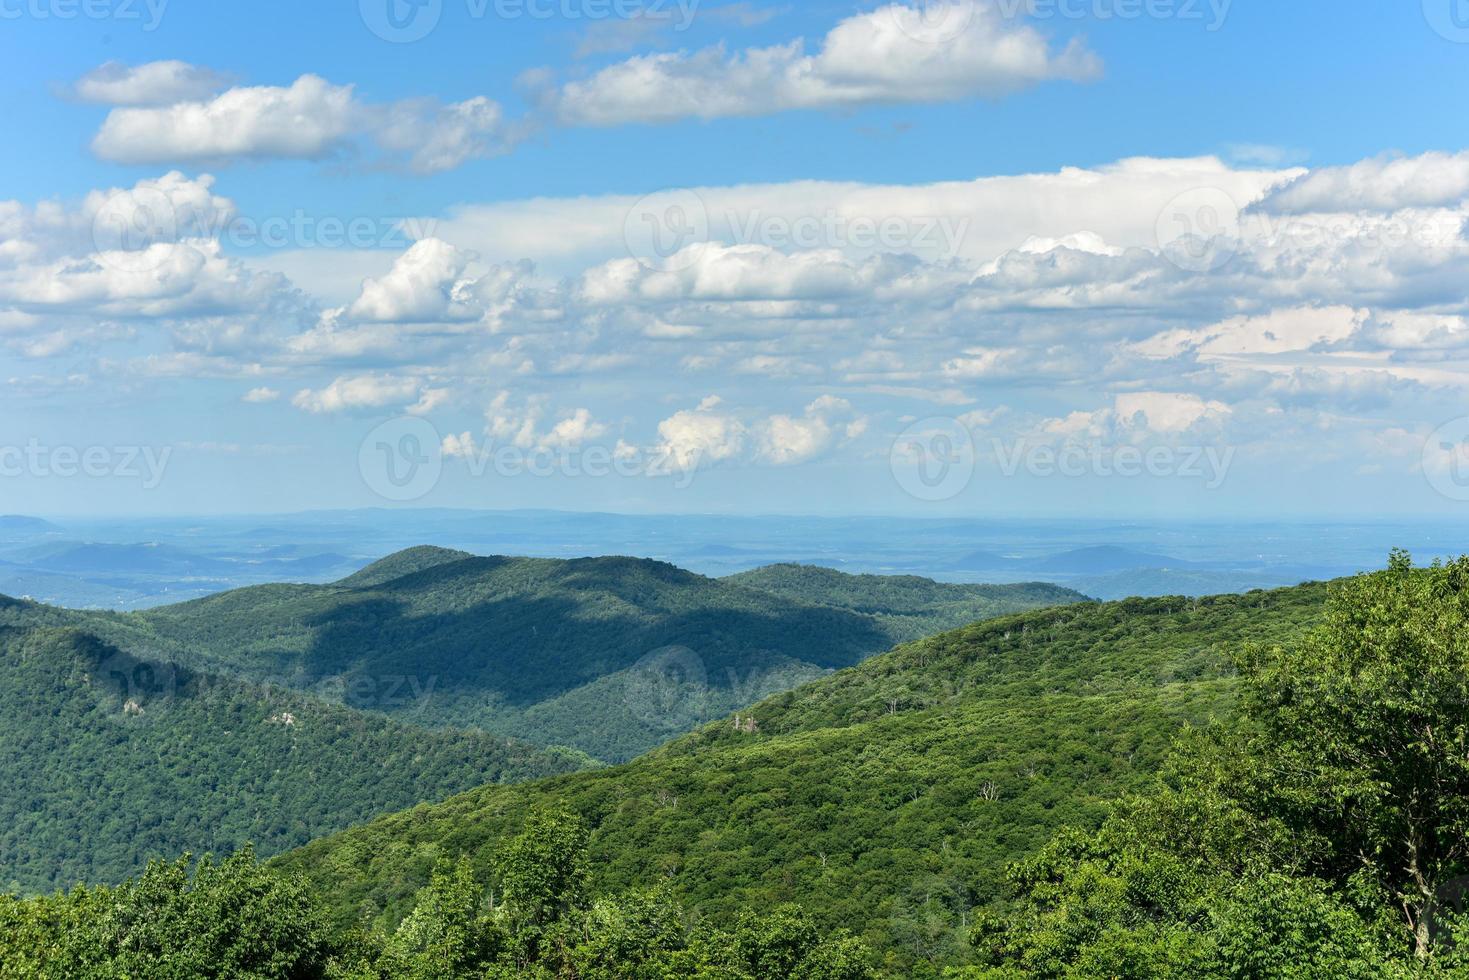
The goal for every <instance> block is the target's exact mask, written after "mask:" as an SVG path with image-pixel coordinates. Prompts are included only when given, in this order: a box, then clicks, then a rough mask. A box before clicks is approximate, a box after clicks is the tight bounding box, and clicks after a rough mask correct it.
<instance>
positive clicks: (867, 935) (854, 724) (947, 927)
mask: <svg viewBox="0 0 1469 980" xmlns="http://www.w3.org/2000/svg"><path fill="white" fill-rule="evenodd" d="M1324 595H1325V587H1324V586H1320V585H1306V586H1301V587H1298V588H1294V589H1285V590H1280V591H1276V592H1270V593H1251V594H1248V595H1244V596H1222V597H1217V598H1209V599H1202V600H1193V599H1181V598H1174V599H1146V600H1128V601H1125V602H1118V603H1107V604H1091V603H1088V604H1080V605H1075V606H1068V607H1062V608H1055V609H1045V610H1040V611H1035V612H1028V613H1021V614H1015V615H1011V616H1006V617H1002V618H998V619H995V620H991V621H987V622H983V623H979V624H975V625H972V626H969V627H965V628H962V629H959V630H955V631H951V632H949V633H945V634H942V635H939V636H936V637H932V638H929V639H926V640H920V641H917V642H913V643H908V644H904V645H902V646H899V647H898V648H896V649H894V650H893V651H891V652H890V653H887V654H884V655H881V656H878V657H875V658H872V659H870V660H868V661H866V662H864V663H863V664H861V665H859V666H856V667H853V668H851V669H848V670H844V671H842V672H840V673H837V674H835V675H833V676H831V677H828V678H824V679H821V680H818V681H816V682H814V683H811V684H807V685H805V686H803V687H801V688H799V689H796V690H794V691H790V692H786V693H782V694H779V695H776V696H774V697H771V698H769V699H766V700H764V701H762V702H760V703H758V704H756V705H754V706H752V707H751V708H748V709H745V710H741V711H739V712H738V713H737V714H736V715H733V716H730V717H727V718H725V719H723V720H722V721H720V722H717V723H714V724H711V725H708V726H706V727H704V728H702V729H700V730H699V731H698V732H696V733H693V734H690V735H688V736H685V737H683V738H680V739H677V740H675V741H673V742H671V743H669V744H668V745H666V746H664V747H663V748H661V749H659V750H656V751H654V752H652V753H650V754H649V755H647V756H644V757H642V758H640V759H637V760H635V761H633V762H631V763H629V764H626V765H622V766H617V767H615V768H611V769H606V770H601V771H598V772H591V773H582V774H572V775H568V776H563V777H558V778H555V779H550V780H543V781H539V782H535V783H531V784H523V785H520V786H514V787H486V788H483V789H478V790H474V791H472V792H470V793H466V794H463V795H461V796H458V797H455V798H453V799H451V800H447V801H445V802H444V803H441V804H437V805H435V806H430V807H420V808H417V809H416V810H415V811H413V812H412V813H411V814H397V815H393V816H389V817H384V818H382V819H380V820H376V821H374V822H372V823H370V824H368V825H366V826H364V827H360V828H354V829H353V830H350V831H347V832H344V833H342V834H338V835H334V836H332V837H329V838H325V839H323V840H320V841H315V842H313V843H312V844H309V845H307V846H306V847H304V848H302V849H300V850H298V851H294V852H291V853H290V854H288V855H284V856H282V857H281V858H279V859H277V865H278V866H279V867H280V868H282V869H286V870H289V871H292V872H299V873H301V874H303V875H305V876H306V878H307V879H308V880H310V881H311V882H313V887H314V888H315V889H316V890H317V891H318V892H320V893H321V894H324V895H329V896H332V898H333V901H334V902H335V904H336V909H337V914H338V915H339V916H340V917H341V920H342V921H344V922H345V921H350V920H353V919H355V918H356V917H357V916H358V915H359V914H361V912H362V910H364V909H370V910H377V912H376V914H377V915H378V916H380V921H382V922H386V923H391V922H393V921H396V919H397V918H398V917H399V916H401V915H403V914H404V913H405V912H406V910H407V908H408V907H409V903H410V902H411V901H412V898H411V896H412V894H413V891H414V889H415V888H417V887H418V886H420V885H422V884H424V883H425V882H426V881H427V875H428V869H429V868H431V867H432V865H433V863H434V861H436V860H438V859H440V858H450V859H453V858H456V857H458V856H460V855H464V856H467V857H468V858H470V860H471V861H476V862H482V861H484V860H486V859H485V858H484V857H483V856H484V855H486V854H488V853H491V852H492V851H493V849H494V847H495V846H496V842H497V841H499V840H500V839H501V838H502V837H503V836H504V835H506V834H508V833H513V832H514V831H515V828H516V827H517V826H518V825H519V824H520V822H521V821H522V820H523V819H524V818H525V815H526V814H527V813H529V812H530V811H532V810H533V809H536V808H537V807H545V806H554V807H565V808H568V809H570V810H573V811H575V812H577V813H579V814H581V815H582V817H583V818H584V819H585V820H586V821H587V823H588V824H589V826H591V827H592V834H591V853H592V857H593V869H594V870H593V879H594V881H595V882H596V884H597V886H598V887H600V888H603V889H605V890H609V891H614V892H615V891H618V890H622V889H627V888H634V887H643V886H648V885H651V884H653V883H655V882H657V881H664V880H666V881H667V882H668V884H669V886H670V887H672V888H673V889H674V891H675V892H676V893H677V894H678V895H679V896H680V897H681V898H682V899H683V900H685V901H686V902H687V903H689V904H690V905H691V906H692V907H693V908H695V909H697V910H698V911H699V912H700V914H704V915H709V916H713V917H716V918H718V917H727V916H730V915H734V914H735V913H736V912H737V911H738V910H739V909H741V908H749V907H764V906H768V905H770V904H772V903H776V902H780V901H796V902H799V903H801V904H802V905H804V906H805V907H807V908H809V909H811V910H812V911H813V913H814V914H816V915H817V916H818V918H819V920H820V921H821V922H823V923H824V924H826V925H827V926H828V927H830V926H833V925H837V924H840V925H844V926H847V927H850V928H853V929H854V930H856V931H857V932H858V933H859V934H860V935H861V936H862V938H863V939H864V940H865V941H866V942H867V943H868V944H869V945H871V946H872V947H874V948H876V949H878V950H880V951H881V952H882V954H883V955H884V956H886V957H888V961H889V963H890V964H891V965H892V966H893V968H894V969H895V971H896V972H897V975H906V974H905V973H904V972H903V971H904V970H906V969H907V967H906V966H904V964H912V963H916V962H918V961H921V960H926V959H935V960H939V961H949V962H954V961H960V960H962V959H963V958H964V955H965V954H964V948H965V939H966V930H965V923H966V921H967V919H968V916H969V915H970V913H971V910H972V909H973V908H975V907H980V908H983V907H986V906H988V905H990V904H991V903H997V902H1000V901H1001V899H1002V898H1003V895H1004V893H1005V879H1004V870H1005V868H1006V866H1007V865H1008V864H1009V863H1010V862H1012V861H1014V860H1016V859H1018V858H1020V857H1021V856H1023V855H1024V854H1026V853H1028V852H1030V851H1031V850H1033V849H1035V848H1037V847H1039V846H1040V845H1041V844H1042V843H1044V842H1045V841H1046V839H1047V838H1048V837H1049V836H1050V835H1051V834H1052V833H1053V832H1055V831H1056V830H1057V829H1059V828H1060V827H1062V826H1066V825H1078V826H1095V825H1097V824H1098V823H1099V822H1100V821H1101V819H1102V818H1103V816H1104V813H1105V808H1106V805H1107V802H1108V801H1109V800H1112V799H1115V798H1116V797H1118V796H1119V795H1121V794H1123V793H1125V792H1128V791H1132V790H1136V789H1138V788H1140V787H1142V786H1143V785H1145V784H1146V782H1147V781H1148V780H1149V779H1151V778H1152V776H1153V774H1154V773H1155V772H1156V771H1157V769H1158V767H1159V766H1160V765H1161V762H1162V760H1163V758H1164V757H1165V756H1166V753H1167V751H1168V748H1169V745H1170V743H1171V740H1172V738H1173V736H1174V735H1175V734H1176V733H1177V732H1178V731H1179V729H1180V727H1181V726H1183V725H1185V724H1187V723H1189V722H1198V723H1202V722H1206V721H1208V720H1209V719H1211V718H1215V717H1228V716H1229V715H1230V714H1231V713H1232V712H1233V710H1234V700H1235V698H1234V681H1233V679H1232V670H1231V668H1230V666H1229V663H1230V662H1229V656H1228V655H1229V652H1230V651H1231V650H1232V649H1233V648H1234V647H1235V646H1237V645H1239V644H1243V643H1249V642H1277V641H1280V640H1282V639H1285V638H1288V637H1291V636H1294V635H1296V634H1298V633H1299V632H1300V631H1301V630H1303V629H1305V628H1306V627H1307V626H1308V625H1309V624H1310V623H1312V622H1314V621H1315V620H1316V618H1317V617H1318V616H1319V615H1320V612H1321V607H1322V602H1323V598H1324ZM480 870H481V871H487V870H488V868H487V867H485V866H481V867H480Z"/></svg>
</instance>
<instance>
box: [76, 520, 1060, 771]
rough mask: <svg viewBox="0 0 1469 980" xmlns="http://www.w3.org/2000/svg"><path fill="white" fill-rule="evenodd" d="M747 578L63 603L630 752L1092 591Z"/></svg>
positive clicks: (172, 654)
mask: <svg viewBox="0 0 1469 980" xmlns="http://www.w3.org/2000/svg"><path fill="white" fill-rule="evenodd" d="M752 574H753V575H754V577H753V578H737V579H732V580H725V579H711V578H706V577H704V576H701V575H697V574H694V573H692V572H687V571H684V570H682V569H679V568H677V567H675V566H672V565H668V564H666V563H663V562H658V561H652V560H648V559H635V558H618V557H610V558H586V559H574V560H558V559H536V558H504V557H488V558H481V557H475V556H469V555H465V554H464V553H462V552H455V551H450V550H446V549H437V548H415V549H410V550H409V551H405V552H400V553H398V554H396V555H392V556H389V557H388V558H386V559H383V560H382V561H380V562H377V563H375V564H374V565H371V566H369V567H367V568H366V569H363V570H362V571H361V572H359V573H357V574H356V575H353V576H350V577H349V578H347V579H344V580H343V581H341V582H337V583H334V584H331V585H321V586H318V585H267V586H255V587H251V588H246V589H239V590H235V591H231V592H225V593H221V594H219V595H215V596H210V597H207V598H204V599H197V600H194V601H191V602H186V603H181V604H179V605H176V606H166V607H161V608H157V609H151V610H147V611H144V612H137V613H129V614H123V615H119V614H74V615H75V616H83V617H84V621H85V622H86V624H87V626H88V628H89V629H92V630H94V631H96V632H98V633H99V634H101V635H103V636H106V637H107V638H108V639H109V640H111V641H112V642H114V643H116V644H118V645H119V646H121V647H123V648H125V649H129V650H134V651H138V652H141V653H144V654H146V655H147V656H149V657H153V658H155V659H167V660H170V661H174V662H178V663H182V664H185V665H190V666H197V667H199V668H201V669H205V670H210V671H216V672H223V673H228V674H232V675H238V676H242V677H245V678H247V679H251V680H255V681H270V682H273V683H280V684H285V685H288V686H291V687H295V688H299V689H303V690H307V691H313V692H317V693H325V694H326V695H327V696H329V697H333V696H341V697H342V698H343V700H344V701H345V703H347V704H349V705H351V706H354V707H361V708H369V709H374V710H382V711H387V712H389V713H394V714H397V713H402V712H406V711H411V712H412V718H411V720H412V721H413V722H414V723H417V724H426V725H443V724H449V725H458V726H461V727H464V726H475V727H482V728H484V729H486V730H489V731H494V732H497V733H499V734H503V735H507V736H512V737H518V738H523V739H526V740H528V741H532V742H536V743H538V744H559V745H567V746H571V747H573V748H576V749H579V750H582V751H585V752H587V753H588V754H590V755H592V756H593V757H595V758H599V759H603V760H606V761H622V760H626V759H630V758H632V757H634V756H636V755H638V754H640V753H642V752H644V751H647V750H648V749H650V748H653V747H654V746H656V745H659V744H661V743H663V742H665V741H667V740H668V739H669V738H671V737H674V736H676V735H679V734H681V733H683V732H685V731H688V730H689V729H691V728H694V727H696V726H697V725H699V724H701V723H704V722H706V721H708V720H711V719H713V718H717V717H721V716H723V715H724V714H726V713H728V712H729V711H732V710H734V709H735V708H738V707H741V706H743V705H746V704H749V703H752V702H753V701H756V700H758V699H760V698H762V697H764V696H766V695H769V694H771V693H774V692H777V691H781V690H787V689H789V688H792V687H795V686H797V685H798V684H800V683H802V682H804V681H808V680H811V679H814V678H816V677H819V676H821V675H822V674H824V673H827V672H829V671H831V670H833V669H838V668H842V667H847V666H851V665H852V664H855V663H858V662H860V661H861V660H863V659H865V658H866V657H868V656H871V655H873V654H876V653H880V652H882V651H883V650H887V649H889V648H890V647H892V646H893V645H894V644H895V643H898V642H901V641H903V640H909V639H915V638H917V637H918V636H921V635H924V634H926V633H930V632H934V631H936V630H938V629H942V628H951V627H954V626H957V625H960V624H962V623H967V622H970V621H972V620H974V619H976V618H980V617H983V616H992V615H997V614H1000V613H1004V612H1013V611H1017V610H1021V609H1029V608H1036V607H1040V606H1046V605H1053V604H1057V603H1064V602H1075V601H1080V600H1081V599H1083V598H1084V597H1083V596H1081V595H1080V594H1079V593H1076V592H1072V591H1071V590H1068V589H1063V588H1058V587H1056V586H1050V585H1003V586H948V585H941V584H939V583H936V582H931V581H928V580H926V579H918V578H911V577H910V578H905V579H902V580H900V581H901V583H902V584H901V586H897V585H895V586H893V587H891V588H888V587H885V586H883V585H882V584H881V583H882V582H883V581H884V580H882V579H873V578H871V577H867V576H863V577H856V576H845V575H842V574H841V573H836V572H828V571H826V570H819V574H820V578H819V580H818V579H816V578H814V577H813V573H803V574H802V579H803V582H802V584H801V585H800V587H799V588H795V589H793V588H791V587H790V585H789V582H784V581H783V582H781V583H775V582H773V581H771V579H773V578H776V577H779V578H781V579H783V580H784V579H788V578H789V577H790V576H788V575H784V574H782V575H780V576H770V577H767V578H765V579H762V578H761V577H760V576H759V574H758V573H752ZM762 582H768V583H769V584H770V586H771V587H769V588H765V587H761V585H762ZM858 593H866V594H865V595H863V596H862V602H861V604H860V607H859V605H858V604H856V603H855V602H854V596H856V595H857V594H858ZM63 618H64V617H63ZM392 685H399V686H402V685H408V686H411V687H413V688H415V689H416V690H419V691H421V692H424V693H423V696H422V697H417V698H414V699H413V700H412V701H411V703H404V702H402V701H396V700H393V699H390V698H386V697H385V696H384V692H385V691H386V690H387V689H388V688H389V687H390V686H392Z"/></svg>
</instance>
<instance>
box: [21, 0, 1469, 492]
mask: <svg viewBox="0 0 1469 980" xmlns="http://www.w3.org/2000/svg"><path fill="white" fill-rule="evenodd" d="M1454 2H1457V0H1453V2H1451V0H1442V3H1440V2H1438V0H1425V2H1424V3H1423V4H1422V5H1421V6H1420V4H1418V3H1401V4H1374V5H1359V7H1358V8H1356V9H1353V10H1352V11H1351V12H1350V14H1349V15H1348V14H1347V13H1344V11H1343V9H1342V7H1341V5H1340V4H1327V3H1324V2H1323V3H1317V2H1297V3H1291V4H1278V3H1277V4H1267V3H1262V2H1252V0H1233V2H1230V3H1226V2H1225V0H1214V2H1213V3H1212V4H1211V3H1209V2H1207V0H1200V2H1197V3H1195V2H1193V0H1175V2H1166V0H1029V2H1028V3H1027V2H1022V0H953V2H947V0H937V2H934V3H930V4H927V5H921V4H909V5H905V4H901V3H898V4H887V3H860V4H852V3H812V4H800V5H795V4H784V5H782V4H770V3H763V2H741V3H727V2H723V3H716V2H714V0H707V2H703V3H694V2H693V0H684V2H683V4H682V5H680V4H679V3H677V2H674V0H667V2H664V0H483V2H481V0H423V2H422V4H421V5H419V6H413V5H410V4H408V3H406V2H405V0H361V3H342V4H333V5H304V4H285V3H273V2H258V3H251V4H237V3H214V4H204V3H198V2H193V3H190V2H184V0H169V2H166V3H165V2H163V0H154V2H153V4H152V5H151V6H150V5H149V4H148V3H145V2H143V0H87V3H86V4H83V3H82V0H0V65H3V66H4V67H3V68H0V71H4V72H5V81H6V83H7V84H6V85H4V86H3V87H0V127H3V129H4V138H5V140H6V144H7V146H9V147H11V148H12V152H8V153H6V154H4V155H3V156H0V381H3V382H4V384H3V387H0V398H3V400H4V412H3V415H0V511H18V512H39V513H54V514H107V513H164V512H185V513H187V512H200V513H205V512H220V511H234V512H240V511H280V510H296V509H304V508H315V507H338V506H367V505H378V504H383V503H394V504H404V505H429V504H431V505H459V506H484V507H510V506H558V507H567V508H575V509H602V510H619V509H623V510H640V511H642V510H653V511H656V510H673V511H739V512H752V511H753V512H788V513H854V512H862V513H905V514H915V515H922V514H934V515H945V514H984V515H987V516H989V515H1003V514H1009V513H1015V514H1037V513H1048V514H1054V513H1063V514H1078V515H1083V516H1085V515H1088V514H1095V515H1099V516H1102V515H1105V516H1119V515H1121V516H1126V515H1129V514H1144V513H1148V514H1152V513H1164V514H1176V515H1178V516H1190V517H1198V516H1220V517H1228V516H1266V515H1274V514H1287V515H1289V514H1295V515H1314V514H1370V513H1379V512H1384V511H1387V512H1391V513H1394V514H1397V515H1418V514H1444V515H1453V514H1457V513H1459V512H1460V511H1461V510H1462V509H1463V508H1464V506H1465V502H1464V498H1469V489H1466V487H1465V485H1464V483H1463V481H1461V476H1463V478H1464V480H1469V450H1466V448H1465V447H1466V446H1469V441H1466V440H1469V423H1465V422H1462V417H1463V416H1464V415H1465V414H1466V413H1469V406H1466V405H1465V399H1464V397H1463V396H1464V391H1465V387H1466V383H1469V358H1466V357H1465V347H1466V346H1469V321H1466V320H1465V319H1464V317H1465V314H1466V309H1465V306H1466V296H1465V287H1464V285H1463V284H1464V283H1465V282H1469V278H1466V276H1465V273H1466V272H1469V268H1466V265H1469V262H1466V258H1469V252H1466V248H1465V245H1466V241H1465V237H1464V228H1463V218H1464V217H1465V215H1466V214H1469V203H1466V198H1469V154H1466V153H1465V152H1464V150H1465V147H1464V140H1463V137H1462V136H1461V135H1460V133H1459V130H1460V129H1461V128H1462V127H1460V126H1457V125H1455V123H1454V122H1453V120H1456V119H1457V118H1458V117H1459V116H1460V115H1461V114H1462V104H1461V103H1462V93H1463V92H1464V91H1465V89H1466V82H1469V28H1465V27H1461V26H1460V24H1461V23H1465V21H1464V20H1463V19H1462V18H1459V19H1456V18H1455V16H1454V15H1455V13H1456V10H1455V7H1454ZM389 13H393V14H394V15H395V16H397V17H398V18H399V20H398V23H401V24H405V25H407V28H406V30H407V31H408V32H409V33H422V34H423V36H422V37H419V38H416V39H411V40H409V39H406V38H405V37H404V36H403V35H401V34H399V35H394V32H393V30H392V29H391V28H388V27H385V25H388V24H389V21H388V20H387V17H388V14H389ZM1460 13H1462V12H1460ZM374 26H376V27H377V29H378V33H374V29H373V28H374ZM381 33H386V34H388V35H389V39H384V37H382V36H379V35H380V34H381ZM394 37H396V40H395V39H393V38H394ZM645 195H653V196H652V197H651V198H649V197H645ZM649 222H651V223H652V224H649ZM655 226H656V227H658V228H659V229H660V231H661V233H662V235H663V238H664V244H667V245H668V247H666V248H657V247H655V243H654V241H653V239H652V238H650V237H649V229H651V228H653V227H655ZM348 228H351V229H353V231H352V233H351V234H350V235H349V234H346V229H348ZM262 239H264V240H263V241H262ZM668 243H672V244H668ZM58 450H59V451H60V455H59V457H58V456H57V452H58ZM88 452H90V454H91V455H90V457H87V454H88ZM72 457H76V458H77V460H78V461H77V462H75V463H72V462H71V461H72ZM83 457H87V458H88V459H89V463H88V465H86V466H83V465H82V464H81V462H80V460H81V459H82V458H83ZM148 460H152V461H153V463H152V465H151V467H150V466H149V465H145V464H146V462H147V461H148ZM139 461H143V462H139ZM1461 467H1462V473H1461ZM588 470H590V471H592V472H591V473H590V474H589V473H588V472H587V471H588ZM155 471H156V472H155ZM538 474H539V475H538ZM410 477H411V478H410Z"/></svg>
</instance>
